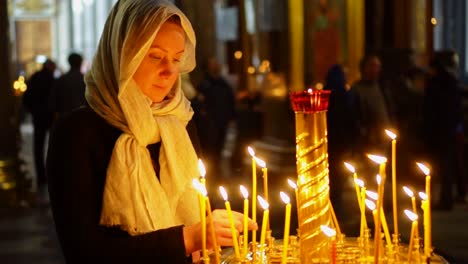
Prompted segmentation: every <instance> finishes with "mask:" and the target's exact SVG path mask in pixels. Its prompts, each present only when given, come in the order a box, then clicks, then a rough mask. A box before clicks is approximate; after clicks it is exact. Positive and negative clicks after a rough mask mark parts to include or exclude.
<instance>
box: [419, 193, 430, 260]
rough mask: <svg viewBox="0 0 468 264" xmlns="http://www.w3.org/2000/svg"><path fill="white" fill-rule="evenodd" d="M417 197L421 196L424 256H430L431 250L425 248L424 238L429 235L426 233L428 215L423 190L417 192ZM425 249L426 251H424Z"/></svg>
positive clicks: (425, 196)
mask: <svg viewBox="0 0 468 264" xmlns="http://www.w3.org/2000/svg"><path fill="white" fill-rule="evenodd" d="M419 197H421V208H422V210H423V227H424V256H425V257H426V258H430V255H431V252H430V250H429V248H428V247H427V248H426V241H427V240H426V239H427V236H428V235H429V233H428V222H429V221H428V220H429V219H428V217H427V195H426V194H425V193H424V192H419ZM426 250H427V251H426Z"/></svg>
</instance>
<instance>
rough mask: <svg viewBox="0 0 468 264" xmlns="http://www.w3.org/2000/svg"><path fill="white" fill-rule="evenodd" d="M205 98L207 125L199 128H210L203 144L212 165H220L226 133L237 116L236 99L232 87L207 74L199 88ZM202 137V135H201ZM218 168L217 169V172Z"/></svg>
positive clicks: (202, 139) (204, 106)
mask: <svg viewBox="0 0 468 264" xmlns="http://www.w3.org/2000/svg"><path fill="white" fill-rule="evenodd" d="M198 91H199V92H200V94H201V95H202V97H203V101H202V106H201V107H203V108H204V109H203V111H204V113H205V116H204V118H205V120H204V121H205V123H204V124H200V125H199V126H198V127H199V128H200V129H201V130H203V128H202V126H203V127H208V128H210V129H209V130H204V131H205V132H206V133H203V136H202V137H201V144H202V147H203V149H204V150H206V154H207V155H208V158H209V159H210V163H211V164H220V159H221V157H222V151H223V148H224V143H225V141H226V132H227V128H228V124H229V122H230V121H231V120H232V119H234V116H235V110H234V107H235V105H234V104H235V98H234V93H233V90H232V87H231V86H230V85H229V83H228V82H227V81H226V80H225V79H224V78H222V77H213V76H211V75H209V74H206V76H205V79H204V80H203V81H202V82H201V83H200V85H199V86H198ZM200 135H202V133H200ZM217 169H218V168H215V170H217Z"/></svg>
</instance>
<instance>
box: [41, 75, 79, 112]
mask: <svg viewBox="0 0 468 264" xmlns="http://www.w3.org/2000/svg"><path fill="white" fill-rule="evenodd" d="M85 88H86V84H85V82H84V75H83V74H82V73H81V72H80V70H79V69H72V70H70V71H69V72H67V73H65V74H64V75H62V76H61V77H60V78H58V79H57V81H56V82H55V83H54V86H53V89H52V91H51V94H50V98H49V107H50V110H51V111H52V112H58V113H59V114H63V113H66V112H70V111H71V110H73V109H75V108H78V107H80V106H83V105H85V104H86V99H85Z"/></svg>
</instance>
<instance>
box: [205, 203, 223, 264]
mask: <svg viewBox="0 0 468 264" xmlns="http://www.w3.org/2000/svg"><path fill="white" fill-rule="evenodd" d="M206 212H207V214H208V224H209V225H210V228H211V230H212V232H211V240H213V250H214V252H215V263H216V264H219V263H221V260H220V253H219V251H220V249H219V247H218V240H217V239H216V234H215V232H214V230H215V229H214V223H213V215H212V214H211V203H210V199H209V198H208V196H206Z"/></svg>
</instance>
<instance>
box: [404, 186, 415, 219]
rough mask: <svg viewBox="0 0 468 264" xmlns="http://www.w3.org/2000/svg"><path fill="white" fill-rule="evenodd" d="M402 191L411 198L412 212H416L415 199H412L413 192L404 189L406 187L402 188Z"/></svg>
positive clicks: (406, 188)
mask: <svg viewBox="0 0 468 264" xmlns="http://www.w3.org/2000/svg"><path fill="white" fill-rule="evenodd" d="M403 191H405V193H406V194H407V195H408V196H409V197H410V198H411V205H412V207H413V212H415V213H416V212H417V209H416V197H414V193H413V191H412V190H411V189H410V188H408V187H406V186H403Z"/></svg>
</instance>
